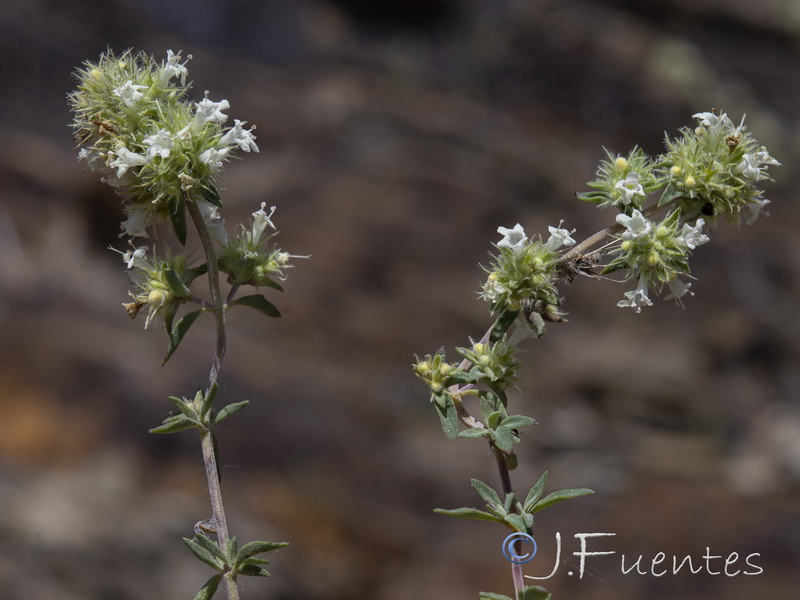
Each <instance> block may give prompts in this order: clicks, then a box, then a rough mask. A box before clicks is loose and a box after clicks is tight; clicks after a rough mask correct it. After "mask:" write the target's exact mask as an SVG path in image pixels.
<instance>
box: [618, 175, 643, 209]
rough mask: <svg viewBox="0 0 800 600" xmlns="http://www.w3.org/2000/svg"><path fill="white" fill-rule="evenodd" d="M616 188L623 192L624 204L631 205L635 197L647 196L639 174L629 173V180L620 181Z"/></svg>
mask: <svg viewBox="0 0 800 600" xmlns="http://www.w3.org/2000/svg"><path fill="white" fill-rule="evenodd" d="M614 187H615V188H616V189H618V190H620V191H621V192H622V203H623V204H630V203H631V201H632V200H633V197H634V196H644V195H645V193H644V188H643V187H642V184H641V183H639V175H638V173H628V177H627V179H620V180H619V181H618V182H617V183H616V184H615V185H614Z"/></svg>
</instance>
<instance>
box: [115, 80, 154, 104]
mask: <svg viewBox="0 0 800 600" xmlns="http://www.w3.org/2000/svg"><path fill="white" fill-rule="evenodd" d="M146 87H147V86H146V85H134V83H133V80H131V79H129V80H128V81H126V82H125V83H123V84H122V85H121V86H119V87H118V88H116V89H114V90H113V92H114V94H116V95H117V96H119V97H120V98H122V102H123V103H124V104H125V106H127V107H128V108H133V107H134V106H136V103H137V102H138V101H139V100H141V99H142V98H143V97H144V94H143V93H142V92H140V91H139V90H143V89H145V88H146Z"/></svg>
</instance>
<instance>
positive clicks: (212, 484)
mask: <svg viewBox="0 0 800 600" xmlns="http://www.w3.org/2000/svg"><path fill="white" fill-rule="evenodd" d="M186 207H187V209H188V210H189V214H190V215H191V217H192V221H193V222H194V225H195V227H196V228H197V233H198V235H199V236H200V243H201V244H202V246H203V251H204V252H205V255H206V262H207V264H208V285H209V289H210V292H211V304H212V307H213V311H214V316H215V318H216V321H217V344H216V349H215V352H214V359H213V362H212V363H211V373H210V374H209V376H208V386H207V388H206V394H208V393H209V391H210V390H211V388H212V386H213V385H214V384H216V383H217V379H218V378H219V372H220V369H221V368H222V360H223V358H224V357H225V348H226V336H225V306H224V304H223V300H222V295H221V294H220V289H219V269H218V267H217V256H216V252H215V251H214V243H213V241H212V239H211V235H210V234H209V232H208V227H207V225H206V222H205V219H203V215H202V213H201V212H200V209H199V208H198V206H197V203H196V202H194V201H192V200H191V199H189V200H188V201H187V202H186ZM200 437H201V442H202V447H203V465H204V466H205V470H206V479H207V480H208V495H209V497H210V499H211V511H212V515H213V520H214V528H215V529H216V530H217V541H218V543H219V546H220V548H222V550H223V551H226V549H227V547H228V523H227V520H226V519H225V507H224V505H223V503H222V488H221V486H220V483H219V465H218V464H217V456H216V452H215V449H214V435H213V434H212V433H211V431H210V430H205V431H203V432H202V433H201V434H200ZM224 580H225V590H226V592H227V594H228V600H239V588H238V586H237V585H236V574H235V573H231V572H230V571H228V572H226V573H225V576H224Z"/></svg>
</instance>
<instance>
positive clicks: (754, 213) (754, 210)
mask: <svg viewBox="0 0 800 600" xmlns="http://www.w3.org/2000/svg"><path fill="white" fill-rule="evenodd" d="M767 204H769V200H767V199H766V198H764V199H763V200H754V201H753V202H752V203H750V204H748V205H747V208H748V210H749V212H750V214H748V215H747V218H746V219H745V223H747V224H748V225H752V224H753V223H755V222H756V219H758V217H759V215H760V214H761V213H764V214H765V215H766V216H769V213H768V212H767V211H765V210H764V207H765V206H766V205H767Z"/></svg>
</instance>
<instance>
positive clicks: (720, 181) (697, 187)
mask: <svg viewBox="0 0 800 600" xmlns="http://www.w3.org/2000/svg"><path fill="white" fill-rule="evenodd" d="M693 117H694V118H695V119H697V120H698V121H699V126H698V127H696V128H695V129H689V128H684V129H683V130H682V132H681V133H682V136H681V137H680V138H678V139H675V140H671V139H669V138H667V142H666V144H667V153H666V154H665V155H664V160H663V165H664V166H663V174H664V176H665V178H666V179H667V182H668V185H667V187H666V190H665V192H664V196H663V199H664V200H667V199H673V198H677V199H678V200H679V201H678V206H680V207H681V209H682V210H683V212H684V214H685V215H687V217H688V218H693V217H694V216H696V215H699V214H701V213H702V214H707V215H712V216H715V217H723V218H725V219H726V220H728V221H730V222H732V223H735V224H738V223H741V222H742V220H744V221H745V222H747V223H752V222H753V221H755V219H756V218H757V217H758V215H759V214H760V213H761V212H762V210H763V209H764V207H765V206H766V205H767V204H768V203H769V201H768V200H766V199H765V198H763V192H762V191H761V190H760V189H759V188H758V186H757V184H758V183H759V182H761V181H764V180H768V179H769V175H768V173H767V168H768V167H770V166H778V165H780V163H779V162H778V161H777V160H775V159H774V158H772V157H771V156H770V155H769V153H768V152H767V150H766V148H765V147H764V146H761V145H760V144H759V142H758V141H757V140H756V139H755V138H753V136H752V135H751V134H750V132H749V131H748V130H747V127H745V125H744V119H742V122H741V123H740V124H739V125H734V124H733V122H732V121H731V119H730V118H729V117H728V115H726V114H725V113H722V114H721V115H718V114H717V113H716V112H703V113H697V114H695V115H693Z"/></svg>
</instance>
